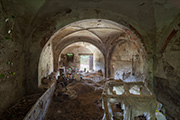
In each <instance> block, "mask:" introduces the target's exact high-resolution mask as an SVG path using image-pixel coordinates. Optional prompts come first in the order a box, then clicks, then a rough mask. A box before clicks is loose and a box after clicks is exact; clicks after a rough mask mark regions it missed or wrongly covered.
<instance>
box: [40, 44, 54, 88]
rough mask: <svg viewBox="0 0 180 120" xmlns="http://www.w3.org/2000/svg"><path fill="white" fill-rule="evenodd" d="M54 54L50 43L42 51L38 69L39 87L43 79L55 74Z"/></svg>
mask: <svg viewBox="0 0 180 120" xmlns="http://www.w3.org/2000/svg"><path fill="white" fill-rule="evenodd" d="M53 68H54V67H53V52H52V46H51V44H50V43H47V44H46V45H45V47H44V48H43V50H42V53H41V56H40V60H39V67H38V86H39V85H41V79H42V78H43V77H46V76H48V75H50V74H51V72H53Z"/></svg>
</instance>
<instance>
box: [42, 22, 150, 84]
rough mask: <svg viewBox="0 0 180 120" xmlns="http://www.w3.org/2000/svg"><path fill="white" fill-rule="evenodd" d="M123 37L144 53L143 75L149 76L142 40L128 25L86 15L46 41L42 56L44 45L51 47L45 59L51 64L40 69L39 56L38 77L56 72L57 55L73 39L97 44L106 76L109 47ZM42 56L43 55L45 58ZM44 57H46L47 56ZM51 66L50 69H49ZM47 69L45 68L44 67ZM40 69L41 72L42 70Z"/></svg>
mask: <svg viewBox="0 0 180 120" xmlns="http://www.w3.org/2000/svg"><path fill="white" fill-rule="evenodd" d="M123 41H129V42H131V43H132V45H134V47H135V48H136V50H137V52H138V54H141V56H144V57H143V59H141V60H142V61H143V63H144V64H143V65H142V66H143V74H144V75H145V77H144V79H145V78H146V79H148V67H147V64H146V59H147V58H146V52H145V49H144V47H143V45H142V43H141V40H140V39H139V38H138V37H137V36H136V35H135V34H134V33H133V32H131V30H130V29H128V28H127V27H125V26H122V25H120V24H118V23H115V22H113V21H109V20H104V19H87V20H81V21H77V22H74V23H72V24H69V25H67V26H65V27H63V28H61V29H60V30H58V31H57V32H56V33H55V34H54V35H53V36H52V37H51V38H50V40H49V41H48V42H47V43H46V45H45V47H44V48H43V51H42V53H41V57H43V55H45V52H46V49H47V48H48V47H50V48H51V50H50V53H53V55H51V56H53V58H51V59H50V56H48V55H47V54H46V57H47V59H50V60H49V61H51V62H49V63H53V65H51V67H50V70H47V69H49V68H47V67H49V64H48V65H46V66H45V65H43V66H44V68H43V70H42V69H41V62H42V60H43V59H42V58H40V62H39V81H40V79H41V78H42V77H40V76H45V75H47V73H50V72H52V71H54V72H56V71H57V70H58V60H59V55H60V53H61V52H62V51H63V49H64V48H65V47H67V46H68V45H70V44H72V43H75V42H88V43H91V44H93V45H94V46H96V47H97V48H98V49H99V50H100V51H101V52H102V54H103V55H104V57H105V72H104V73H105V76H106V78H109V77H111V72H112V71H111V68H110V65H111V64H110V59H111V56H112V55H111V54H112V51H113V49H114V47H115V45H116V44H118V43H119V42H123ZM46 57H44V58H46ZM46 61H47V60H46ZM52 68H53V70H52ZM45 69H46V70H45ZM42 73H43V74H42ZM39 83H40V82H39Z"/></svg>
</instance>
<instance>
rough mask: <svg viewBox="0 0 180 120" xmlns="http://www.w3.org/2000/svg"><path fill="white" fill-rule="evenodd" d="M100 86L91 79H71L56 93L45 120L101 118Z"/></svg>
mask: <svg viewBox="0 0 180 120" xmlns="http://www.w3.org/2000/svg"><path fill="white" fill-rule="evenodd" d="M102 90H103V88H102V86H101V85H100V84H98V83H96V82H94V81H92V80H81V81H73V82H72V83H69V84H68V85H67V86H66V88H65V89H64V91H61V93H58V94H57V93H56V92H55V93H56V95H55V96H54V98H53V100H52V102H51V105H50V106H49V108H48V111H47V114H46V120H101V119H102V117H103V110H102V97H101V94H102Z"/></svg>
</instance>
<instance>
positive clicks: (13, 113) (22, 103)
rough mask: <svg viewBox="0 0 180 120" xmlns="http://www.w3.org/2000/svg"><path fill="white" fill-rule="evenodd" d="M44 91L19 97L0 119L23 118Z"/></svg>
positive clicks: (14, 119)
mask: <svg viewBox="0 0 180 120" xmlns="http://www.w3.org/2000/svg"><path fill="white" fill-rule="evenodd" d="M42 94H43V93H36V94H32V95H28V96H25V97H23V98H21V99H19V100H18V101H17V102H16V104H15V105H13V106H11V107H10V108H8V109H7V110H6V111H5V112H4V113H3V114H2V116H0V120H23V118H24V117H25V116H26V114H27V113H28V111H29V110H30V109H31V107H32V106H33V105H34V104H35V102H36V101H37V100H38V98H39V97H40V96H41V95H42Z"/></svg>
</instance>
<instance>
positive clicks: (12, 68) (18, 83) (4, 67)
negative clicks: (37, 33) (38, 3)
mask: <svg viewBox="0 0 180 120" xmlns="http://www.w3.org/2000/svg"><path fill="white" fill-rule="evenodd" d="M0 16H1V17H0V116H1V114H2V112H3V111H4V110H5V109H7V108H8V107H9V106H10V105H12V104H13V103H14V102H15V101H16V100H17V99H19V98H20V97H22V96H23V95H24V93H25V89H24V82H25V81H24V76H25V75H24V52H23V42H22V36H21V34H22V33H21V30H20V28H19V21H18V20H19V19H18V18H17V17H16V16H15V14H14V13H13V12H11V10H9V11H7V8H6V6H5V4H4V2H2V1H1V2H0Z"/></svg>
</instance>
